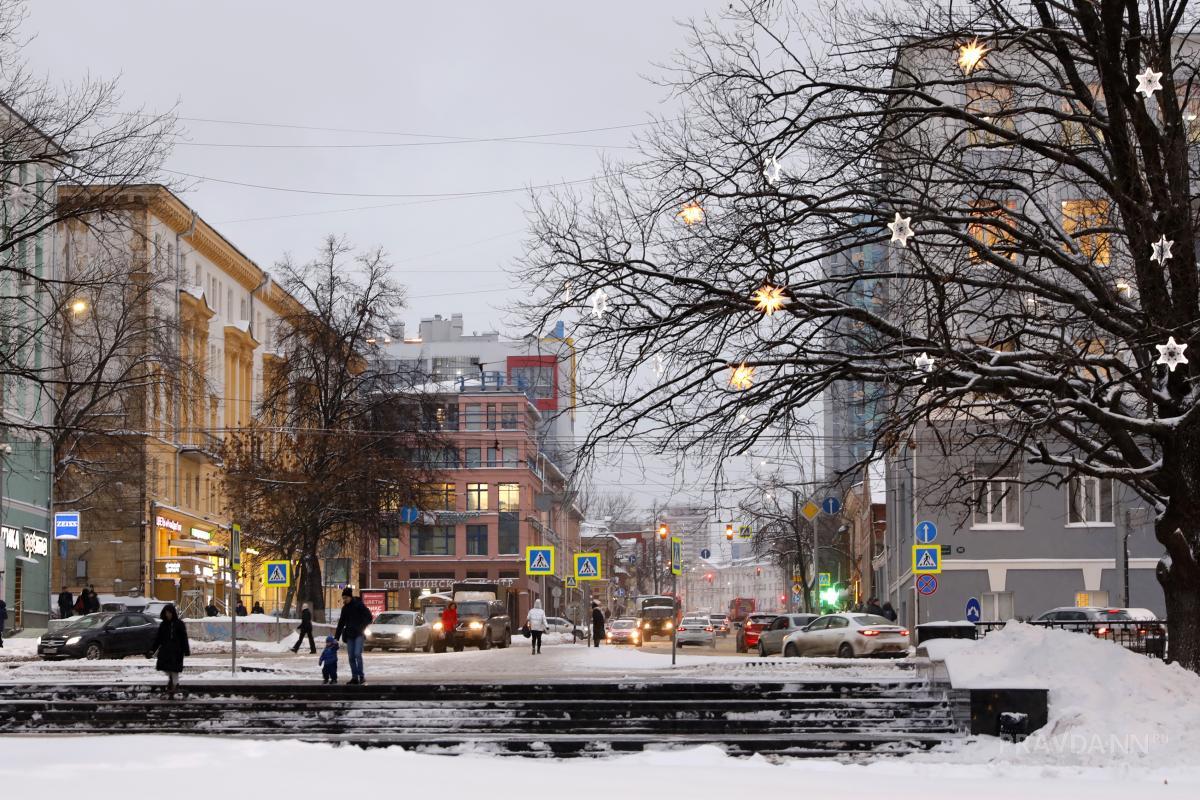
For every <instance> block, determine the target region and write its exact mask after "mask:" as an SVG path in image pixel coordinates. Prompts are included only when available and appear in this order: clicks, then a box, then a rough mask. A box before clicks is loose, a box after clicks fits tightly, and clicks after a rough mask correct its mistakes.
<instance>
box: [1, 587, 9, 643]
mask: <svg viewBox="0 0 1200 800" xmlns="http://www.w3.org/2000/svg"><path fill="white" fill-rule="evenodd" d="M7 624H8V603H6V602H4V598H3V597H0V647H4V626H5V625H7Z"/></svg>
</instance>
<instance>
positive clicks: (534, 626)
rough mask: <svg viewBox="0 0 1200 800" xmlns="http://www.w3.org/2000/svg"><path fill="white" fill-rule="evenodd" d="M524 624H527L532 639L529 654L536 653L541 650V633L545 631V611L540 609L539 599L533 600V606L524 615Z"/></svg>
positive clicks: (540, 602)
mask: <svg viewBox="0 0 1200 800" xmlns="http://www.w3.org/2000/svg"><path fill="white" fill-rule="evenodd" d="M525 625H526V626H528V628H529V635H530V636H531V637H532V639H533V641H532V643H531V644H532V646H533V651H532V653H531V655H537V654H538V653H540V652H542V634H543V633H545V632H546V612H545V611H543V610H542V601H541V600H534V601H533V608H531V609H529V613H528V614H526V615H525Z"/></svg>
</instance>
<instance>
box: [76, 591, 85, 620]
mask: <svg viewBox="0 0 1200 800" xmlns="http://www.w3.org/2000/svg"><path fill="white" fill-rule="evenodd" d="M75 613H76V614H86V613H88V604H87V589H80V590H79V597H76V598H75Z"/></svg>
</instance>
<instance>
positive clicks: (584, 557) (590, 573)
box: [575, 553, 603, 581]
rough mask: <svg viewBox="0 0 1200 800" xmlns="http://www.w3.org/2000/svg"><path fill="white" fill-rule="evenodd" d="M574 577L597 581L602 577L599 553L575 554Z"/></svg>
mask: <svg viewBox="0 0 1200 800" xmlns="http://www.w3.org/2000/svg"><path fill="white" fill-rule="evenodd" d="M575 577H576V578H577V579H579V580H581V581H598V580H601V579H602V577H603V576H602V574H601V570H600V554H599V553H576V554H575Z"/></svg>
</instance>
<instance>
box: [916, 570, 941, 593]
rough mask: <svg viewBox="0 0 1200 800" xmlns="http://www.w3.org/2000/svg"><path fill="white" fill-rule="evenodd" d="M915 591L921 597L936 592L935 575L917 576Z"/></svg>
mask: <svg viewBox="0 0 1200 800" xmlns="http://www.w3.org/2000/svg"><path fill="white" fill-rule="evenodd" d="M917 591H918V592H920V593H921V594H923V595H926V596H929V595H931V594H933V593H934V592H936V591H937V576H936V575H918V576H917Z"/></svg>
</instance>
